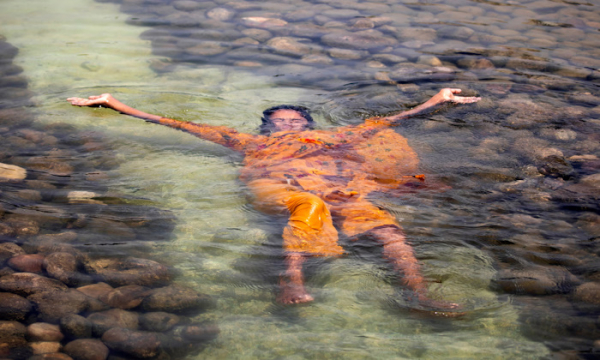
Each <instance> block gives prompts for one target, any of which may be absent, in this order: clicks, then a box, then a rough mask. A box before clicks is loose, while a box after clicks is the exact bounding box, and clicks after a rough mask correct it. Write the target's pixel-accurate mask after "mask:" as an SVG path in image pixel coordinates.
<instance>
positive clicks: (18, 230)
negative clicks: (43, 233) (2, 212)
mask: <svg viewBox="0 0 600 360" xmlns="http://www.w3.org/2000/svg"><path fill="white" fill-rule="evenodd" d="M5 222H6V223H7V224H8V225H9V226H10V227H12V229H13V232H14V234H15V236H17V237H22V236H29V235H37V234H38V233H39V232H40V225H39V223H38V222H37V221H35V220H32V219H30V218H28V217H24V216H20V215H14V214H13V215H9V216H7V217H6V218H5Z"/></svg>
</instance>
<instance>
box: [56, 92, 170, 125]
mask: <svg viewBox="0 0 600 360" xmlns="http://www.w3.org/2000/svg"><path fill="white" fill-rule="evenodd" d="M67 101H68V102H70V103H71V105H75V106H105V107H107V108H111V109H113V110H116V111H118V112H120V113H123V114H126V115H131V116H135V117H137V118H140V119H144V120H148V121H150V122H158V121H159V120H160V119H161V118H162V117H161V116H158V115H153V114H148V113H145V112H143V111H140V110H138V109H134V108H132V107H130V106H127V105H125V104H123V103H122V102H120V101H119V100H117V99H115V98H114V97H113V96H112V95H111V94H102V95H96V96H90V97H89V98H87V99H83V98H78V97H72V98H68V99H67Z"/></svg>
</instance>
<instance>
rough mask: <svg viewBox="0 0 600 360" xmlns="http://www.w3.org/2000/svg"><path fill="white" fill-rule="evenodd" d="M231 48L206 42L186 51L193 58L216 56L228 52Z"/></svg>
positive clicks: (214, 42) (213, 42) (217, 43)
mask: <svg viewBox="0 0 600 360" xmlns="http://www.w3.org/2000/svg"><path fill="white" fill-rule="evenodd" d="M229 49H230V48H229V46H227V45H225V44H223V43H220V42H216V41H204V42H202V43H201V44H198V45H196V46H192V47H189V48H187V49H186V50H185V51H186V53H188V54H189V55H191V56H214V55H219V54H222V53H224V52H226V51H228V50H229Z"/></svg>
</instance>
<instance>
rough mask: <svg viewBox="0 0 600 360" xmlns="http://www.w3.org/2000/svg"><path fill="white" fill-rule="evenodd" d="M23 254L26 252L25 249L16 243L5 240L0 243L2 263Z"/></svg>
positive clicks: (0, 261)
mask: <svg viewBox="0 0 600 360" xmlns="http://www.w3.org/2000/svg"><path fill="white" fill-rule="evenodd" d="M11 229H12V228H11ZM21 254H25V250H23V249H22V248H21V247H20V246H19V245H17V244H15V243H10V242H5V243H2V244H0V264H4V262H5V261H6V260H8V259H10V258H11V257H13V256H15V255H21Z"/></svg>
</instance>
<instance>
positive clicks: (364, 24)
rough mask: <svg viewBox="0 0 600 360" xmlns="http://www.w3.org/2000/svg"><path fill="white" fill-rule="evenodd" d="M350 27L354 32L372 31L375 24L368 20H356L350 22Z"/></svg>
mask: <svg viewBox="0 0 600 360" xmlns="http://www.w3.org/2000/svg"><path fill="white" fill-rule="evenodd" d="M350 26H351V27H352V28H353V29H356V30H366V29H373V28H374V27H375V22H374V21H372V20H371V19H369V18H358V19H354V20H351V21H350Z"/></svg>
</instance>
